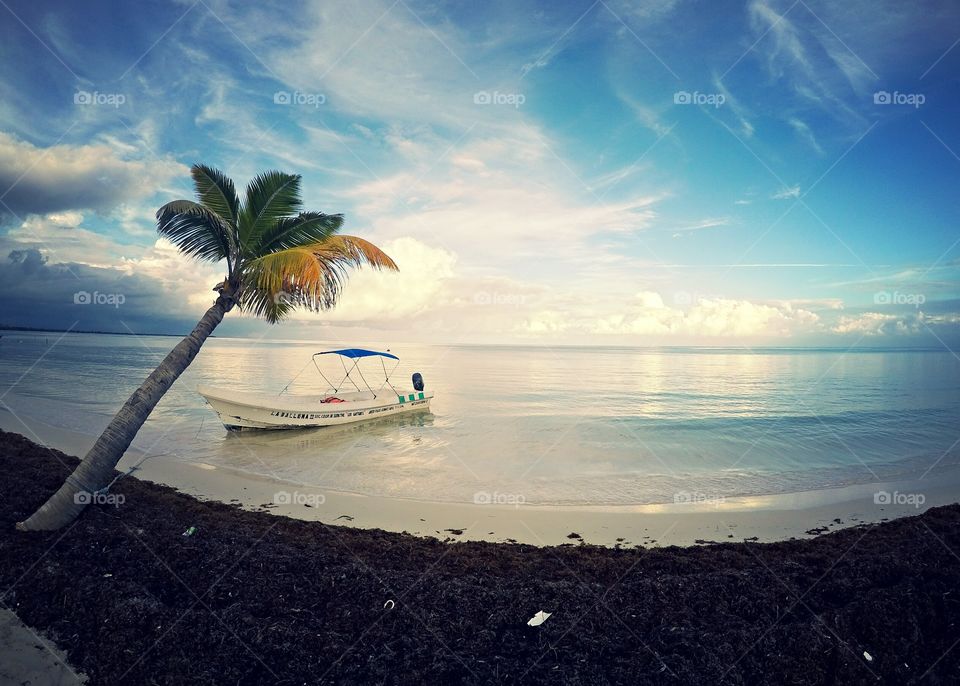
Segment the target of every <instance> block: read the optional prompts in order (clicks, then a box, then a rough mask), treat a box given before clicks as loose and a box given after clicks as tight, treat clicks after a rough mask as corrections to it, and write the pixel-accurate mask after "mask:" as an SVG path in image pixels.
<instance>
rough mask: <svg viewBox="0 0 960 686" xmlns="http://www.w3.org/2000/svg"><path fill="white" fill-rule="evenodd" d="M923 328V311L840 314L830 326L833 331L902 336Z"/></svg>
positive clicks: (920, 331)
mask: <svg viewBox="0 0 960 686" xmlns="http://www.w3.org/2000/svg"><path fill="white" fill-rule="evenodd" d="M923 330H924V314H923V312H917V313H916V314H907V315H899V314H892V313H883V312H864V313H863V314H859V315H852V316H841V317H840V318H839V319H838V320H837V323H836V324H835V325H834V326H833V327H832V331H833V332H834V333H839V334H861V335H864V336H898V335H899V336H902V335H909V334H917V333H922V332H923Z"/></svg>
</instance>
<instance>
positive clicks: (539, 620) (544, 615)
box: [527, 610, 553, 626]
mask: <svg viewBox="0 0 960 686" xmlns="http://www.w3.org/2000/svg"><path fill="white" fill-rule="evenodd" d="M552 614H553V613H552V612H544V611H543V610H540V611H539V612H537V614H535V615H534V616H533V617H531V618H530V621H529V622H527V626H540V625H541V624H543V623H544V622H545V621H547V619H548V618H549V617H550V615H552Z"/></svg>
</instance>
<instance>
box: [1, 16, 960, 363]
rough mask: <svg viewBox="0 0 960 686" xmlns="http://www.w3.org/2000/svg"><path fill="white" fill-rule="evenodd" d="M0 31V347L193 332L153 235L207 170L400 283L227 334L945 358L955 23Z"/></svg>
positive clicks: (355, 286) (746, 20) (115, 21)
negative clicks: (378, 260) (274, 181)
mask: <svg viewBox="0 0 960 686" xmlns="http://www.w3.org/2000/svg"><path fill="white" fill-rule="evenodd" d="M0 15H4V17H5V18H4V21H3V22H2V23H0V45H2V47H0V50H2V57H3V59H2V61H0V89H2V90H0V96H2V97H0V252H2V255H0V257H2V258H3V259H4V260H5V261H4V262H3V263H2V266H0V283H2V284H3V286H4V288H5V290H6V291H7V292H8V293H12V294H13V296H12V297H8V298H5V299H4V302H3V305H2V308H0V323H2V324H7V325H26V326H52V327H58V328H59V327H68V326H71V325H74V324H76V326H77V328H95V329H105V330H115V331H124V330H135V331H173V332H179V331H182V330H184V329H185V328H187V327H188V326H189V324H190V323H191V322H192V321H195V320H196V318H197V317H198V316H199V315H200V314H202V312H203V310H204V309H205V306H206V305H208V304H209V301H210V290H209V289H210V287H211V286H212V285H213V284H214V283H216V281H217V280H218V276H219V274H220V273H219V270H218V269H217V268H216V267H211V266H209V265H199V266H198V265H193V264H191V263H189V262H188V261H187V260H184V259H182V258H180V257H179V256H178V255H176V253H175V251H174V250H172V248H171V247H170V246H169V245H168V244H164V243H163V242H159V241H158V240H157V238H156V235H155V232H154V228H155V225H154V223H153V218H152V215H153V212H154V211H155V209H156V208H157V207H158V206H159V205H160V204H162V203H164V202H167V201H168V200H170V199H173V198H176V197H189V196H190V193H191V189H190V186H189V177H188V175H187V169H188V167H189V165H190V164H191V163H193V162H195V161H203V162H205V163H208V164H212V165H215V166H218V167H220V168H222V169H223V170H224V171H226V172H227V173H228V174H229V175H231V176H232V177H233V178H234V179H235V180H236V181H237V183H238V184H240V185H242V184H244V183H246V181H247V180H248V179H249V178H250V177H251V176H253V175H254V174H255V173H257V172H258V171H260V170H263V169H266V168H280V169H283V170H285V171H290V172H297V173H301V174H303V176H304V194H305V199H306V201H307V206H308V207H311V208H314V209H321V210H324V211H328V212H334V211H336V212H343V213H345V214H346V216H347V222H346V227H345V231H346V232H348V233H355V234H358V235H362V236H364V237H366V238H369V239H371V240H373V241H375V242H377V243H378V244H380V245H381V246H382V247H384V248H385V249H387V251H388V252H390V253H391V254H392V255H393V256H394V257H395V259H397V261H398V263H399V264H400V267H401V272H400V274H398V275H380V274H370V273H365V272H361V273H358V274H356V275H355V276H354V277H353V278H352V280H351V285H350V287H349V288H348V291H347V293H346V294H345V296H344V299H343V301H342V302H341V305H340V306H339V307H338V308H337V309H336V310H335V311H333V312H330V313H324V314H321V315H315V314H307V313H304V314H303V315H298V316H297V318H296V319H295V320H293V321H291V322H289V323H287V324H285V325H283V327H282V328H281V329H277V330H276V331H269V332H268V330H267V327H266V325H264V324H261V323H259V322H255V321H253V320H250V319H248V318H245V317H243V316H233V315H232V316H231V318H230V320H229V321H228V322H226V323H225V324H224V325H223V330H222V332H221V333H223V334H230V335H252V336H262V335H269V336H274V337H285V338H317V337H325V338H328V339H330V338H333V339H338V340H344V341H347V342H355V341H357V340H359V341H386V342H390V341H404V340H411V341H413V340H418V341H426V342H430V341H436V342H477V343H485V342H551V343H595V344H606V343H610V344H638V345H664V344H666V345H669V344H683V345H687V344H706V345H716V344H730V345H759V344H774V345H854V344H857V345H914V346H915V345H929V346H936V347H943V346H946V347H956V346H957V345H958V344H960V297H958V296H960V294H958V290H960V289H958V278H957V277H958V272H960V247H958V244H957V241H958V239H960V226H958V222H957V217H958V216H960V213H958V210H960V194H958V193H957V188H958V181H960V157H958V155H960V128H958V125H957V121H958V117H957V115H958V113H960V91H958V77H957V74H960V70H958V67H960V45H958V41H960V7H958V6H957V5H956V4H955V3H950V2H924V3H916V4H912V5H906V4H904V3H899V2H869V3H868V2H850V3H832V2H814V1H804V0H797V1H796V2H792V1H778V0H762V1H761V0H753V1H750V2H724V3H716V2H692V1H685V0H673V1H670V0H663V1H661V2H655V3H654V2H617V1H614V0H603V1H600V2H596V3H592V4H591V3H590V2H562V3H533V2H531V3H524V2H489V3H442V2H432V3H426V2H414V1H412V0H397V1H396V2H390V1H387V2H343V3H338V2H302V3H290V4H289V5H287V6H285V7H283V8H281V9H277V8H267V7H264V6H263V5H262V4H261V3H239V2H222V1H218V0H200V1H199V2H192V1H189V0H188V1H186V2H173V3H144V4H142V5H137V6H136V7H133V6H130V5H128V4H126V3H119V2H90V3H83V4H82V5H81V4H78V3H66V2H63V3H43V4H40V3H27V2H10V1H9V0H5V1H4V3H3V4H2V6H0ZM8 255H9V256H10V257H9V258H8ZM77 292H90V293H100V294H122V295H123V298H122V300H123V302H122V303H120V304H119V305H117V303H116V300H117V298H114V299H113V300H112V301H111V304H108V303H107V302H106V301H105V300H104V299H103V298H101V301H102V303H101V304H97V302H93V303H90V304H86V305H85V304H82V303H81V304H76V303H74V294H75V293H77Z"/></svg>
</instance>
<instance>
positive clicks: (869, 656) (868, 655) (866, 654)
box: [863, 650, 873, 662]
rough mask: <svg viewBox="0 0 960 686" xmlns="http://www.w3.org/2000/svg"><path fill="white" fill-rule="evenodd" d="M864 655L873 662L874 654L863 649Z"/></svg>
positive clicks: (868, 660)
mask: <svg viewBox="0 0 960 686" xmlns="http://www.w3.org/2000/svg"><path fill="white" fill-rule="evenodd" d="M863 657H864V659H866V661H867V662H873V655H871V654H870V653H868V652H867V651H866V650H864V651H863Z"/></svg>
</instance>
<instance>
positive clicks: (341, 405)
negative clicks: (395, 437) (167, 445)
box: [197, 348, 433, 431]
mask: <svg viewBox="0 0 960 686" xmlns="http://www.w3.org/2000/svg"><path fill="white" fill-rule="evenodd" d="M320 355H339V356H340V357H341V358H342V359H349V360H352V361H353V366H352V367H350V368H349V369H348V368H347V363H346V362H344V365H343V368H344V371H345V374H344V377H343V379H342V380H341V382H340V383H339V384H337V385H333V384H331V383H330V382H329V381H328V380H327V377H326V376H324V374H323V372H322V371H321V370H320V367H319V366H318V365H317V364H316V360H317V357H319V356H320ZM369 357H379V358H380V361H381V366H382V367H383V376H384V380H383V383H382V384H381V385H380V388H378V389H377V390H374V389H373V388H371V387H370V385H369V384H368V383H367V380H366V379H364V377H363V373H362V371H361V370H360V368H359V366H358V365H359V363H360V360H362V359H364V358H369ZM310 359H311V361H312V362H313V364H314V366H316V367H317V371H318V372H320V376H322V377H323V380H324V381H326V382H327V384H328V388H329V390H328V391H327V392H325V393H323V394H322V395H309V396H308V395H303V396H290V395H288V396H284V395H283V393H284V392H285V391H286V390H287V388H289V386H290V384H287V386H286V387H285V388H284V389H283V390H282V391H280V394H279V395H268V394H265V393H245V392H240V391H235V390H231V389H225V388H212V387H210V386H198V387H197V391H198V392H199V393H200V395H202V396H203V397H204V398H205V399H206V401H207V402H208V403H209V404H210V407H212V408H213V409H214V411H215V412H216V413H217V415H218V416H219V417H220V421H221V422H223V425H224V426H225V427H226V428H227V429H228V430H230V431H239V430H241V429H304V428H310V427H320V426H338V425H341V424H350V423H353V422H362V421H366V420H370V419H379V418H381V417H389V416H391V415H395V414H400V413H406V412H418V411H420V412H422V411H424V410H429V409H430V400H431V399H432V398H433V392H431V391H425V390H424V387H423V377H422V376H421V375H420V373H419V372H418V373H416V374H414V375H413V390H406V389H403V390H398V389H397V388H395V387H394V386H393V384H391V383H390V374H392V373H393V371H394V370H396V368H397V365H399V364H400V358H398V357H397V356H396V355H393V354H391V353H389V352H386V353H381V352H376V351H373V350H363V349H360V348H347V349H345V350H327V351H324V352H319V353H314V354H313V355H312V356H311V358H310ZM385 359H391V360H396V364H394V365H393V369H391V370H390V371H387V367H386V363H385V362H384V360H385ZM308 365H309V363H308ZM302 372H303V370H301V373H302ZM297 376H299V374H298V375H297ZM358 379H359V380H361V381H362V383H363V385H364V386H365V387H366V388H365V389H363V388H361V387H360V385H359V384H358V383H357V380H358ZM294 380H296V377H295V378H294ZM347 382H350V384H351V385H352V386H353V388H354V389H355V390H346V391H345V390H343V388H344V386H345V384H346V383H347ZM290 383H293V382H292V381H291V382H290Z"/></svg>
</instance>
